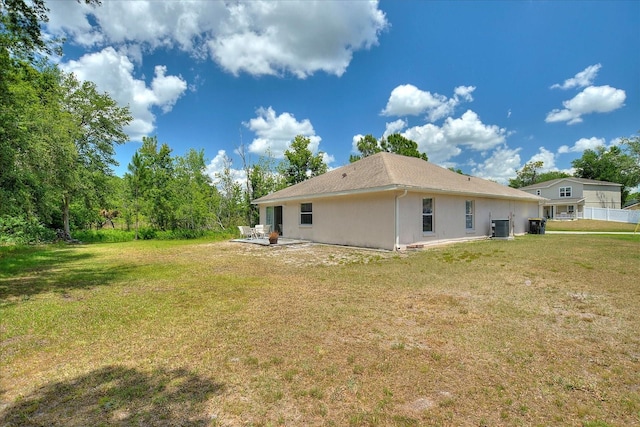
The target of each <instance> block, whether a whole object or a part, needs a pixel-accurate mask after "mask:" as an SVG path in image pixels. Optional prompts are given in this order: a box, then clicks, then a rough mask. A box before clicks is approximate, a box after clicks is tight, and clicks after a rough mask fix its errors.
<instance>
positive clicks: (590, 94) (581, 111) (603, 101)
mask: <svg viewBox="0 0 640 427" xmlns="http://www.w3.org/2000/svg"><path fill="white" fill-rule="evenodd" d="M626 97H627V95H626V93H625V91H624V90H622V89H616V88H613V87H611V86H608V85H605V86H589V87H587V88H585V89H584V90H583V91H582V92H580V93H579V94H577V95H576V96H575V97H574V98H572V99H570V100H568V101H564V102H563V103H562V105H563V106H564V109H562V110H560V109H554V110H552V111H551V112H550V113H549V114H547V118H546V119H545V121H546V122H547V123H552V122H567V124H570V125H571V124H575V123H580V122H582V116H583V115H585V114H591V113H608V112H611V111H614V110H617V109H618V108H621V107H623V106H624V101H625V99H626Z"/></svg>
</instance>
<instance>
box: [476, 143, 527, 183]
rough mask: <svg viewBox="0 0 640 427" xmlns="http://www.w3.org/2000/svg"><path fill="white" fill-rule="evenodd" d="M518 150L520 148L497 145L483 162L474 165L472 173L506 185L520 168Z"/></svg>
mask: <svg viewBox="0 0 640 427" xmlns="http://www.w3.org/2000/svg"><path fill="white" fill-rule="evenodd" d="M519 152H520V148H516V149H510V148H508V147H507V146H502V147H499V148H498V149H496V150H495V151H493V153H492V154H491V156H489V157H488V158H487V159H485V161H484V162H482V163H481V164H479V165H477V166H476V167H474V168H473V169H472V174H473V175H475V176H478V177H480V178H484V179H490V180H492V181H496V182H499V183H501V184H505V185H506V184H507V183H508V182H509V178H514V177H515V176H516V173H517V172H516V171H517V170H518V169H519V168H520V154H518V153H519Z"/></svg>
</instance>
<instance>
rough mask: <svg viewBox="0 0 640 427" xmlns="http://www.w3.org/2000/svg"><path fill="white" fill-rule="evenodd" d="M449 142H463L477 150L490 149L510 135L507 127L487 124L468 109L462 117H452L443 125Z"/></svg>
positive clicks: (462, 143)
mask: <svg viewBox="0 0 640 427" xmlns="http://www.w3.org/2000/svg"><path fill="white" fill-rule="evenodd" d="M442 130H443V132H444V134H445V137H446V140H447V142H448V143H452V144H461V145H466V146H468V147H470V148H471V149H473V150H476V151H485V150H489V149H491V148H493V147H496V146H497V145H500V144H502V143H503V142H504V141H505V139H506V136H507V135H508V133H507V130H506V129H505V128H501V127H499V126H496V125H485V124H484V123H482V121H481V120H480V118H479V117H478V115H477V114H476V113H475V112H473V111H471V110H467V111H466V112H465V113H464V114H463V115H462V116H461V117H460V118H458V119H453V118H451V117H449V118H447V120H445V122H444V124H443V125H442Z"/></svg>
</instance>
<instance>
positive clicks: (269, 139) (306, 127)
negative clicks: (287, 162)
mask: <svg viewBox="0 0 640 427" xmlns="http://www.w3.org/2000/svg"><path fill="white" fill-rule="evenodd" d="M256 115H257V117H254V118H253V119H251V120H249V121H248V122H245V123H243V124H244V125H245V126H246V127H247V128H249V129H250V130H251V131H253V132H254V133H255V134H256V138H255V139H254V140H253V141H252V142H251V144H250V145H249V152H251V153H256V154H259V155H268V154H269V155H271V156H272V157H274V158H276V159H282V158H284V152H285V151H286V150H287V149H288V148H289V145H290V144H291V141H293V139H294V138H295V137H296V136H297V135H303V136H305V137H307V138H309V140H310V141H311V142H310V144H309V149H310V150H311V152H313V153H317V152H318V148H319V145H320V141H321V140H322V138H320V137H319V136H318V135H316V132H315V130H314V129H313V125H312V124H311V121H309V119H304V120H302V121H298V120H297V119H296V118H295V117H294V116H293V115H292V114H291V113H282V114H280V115H277V114H276V112H275V111H274V110H273V108H271V107H269V108H262V107H261V108H258V110H257V111H256ZM328 158H332V157H331V156H329V157H328Z"/></svg>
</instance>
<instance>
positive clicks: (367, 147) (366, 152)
mask: <svg viewBox="0 0 640 427" xmlns="http://www.w3.org/2000/svg"><path fill="white" fill-rule="evenodd" d="M356 146H357V147H358V151H359V152H360V155H353V154H352V155H351V156H349V162H351V163H353V162H355V161H358V160H360V159H362V158H364V157H369V156H372V155H374V154H376V153H379V152H381V151H382V148H380V144H379V143H378V140H377V139H376V137H375V136H373V135H371V134H367V135H365V136H363V137H362V138H360V139H359V140H358V143H357V144H356Z"/></svg>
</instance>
